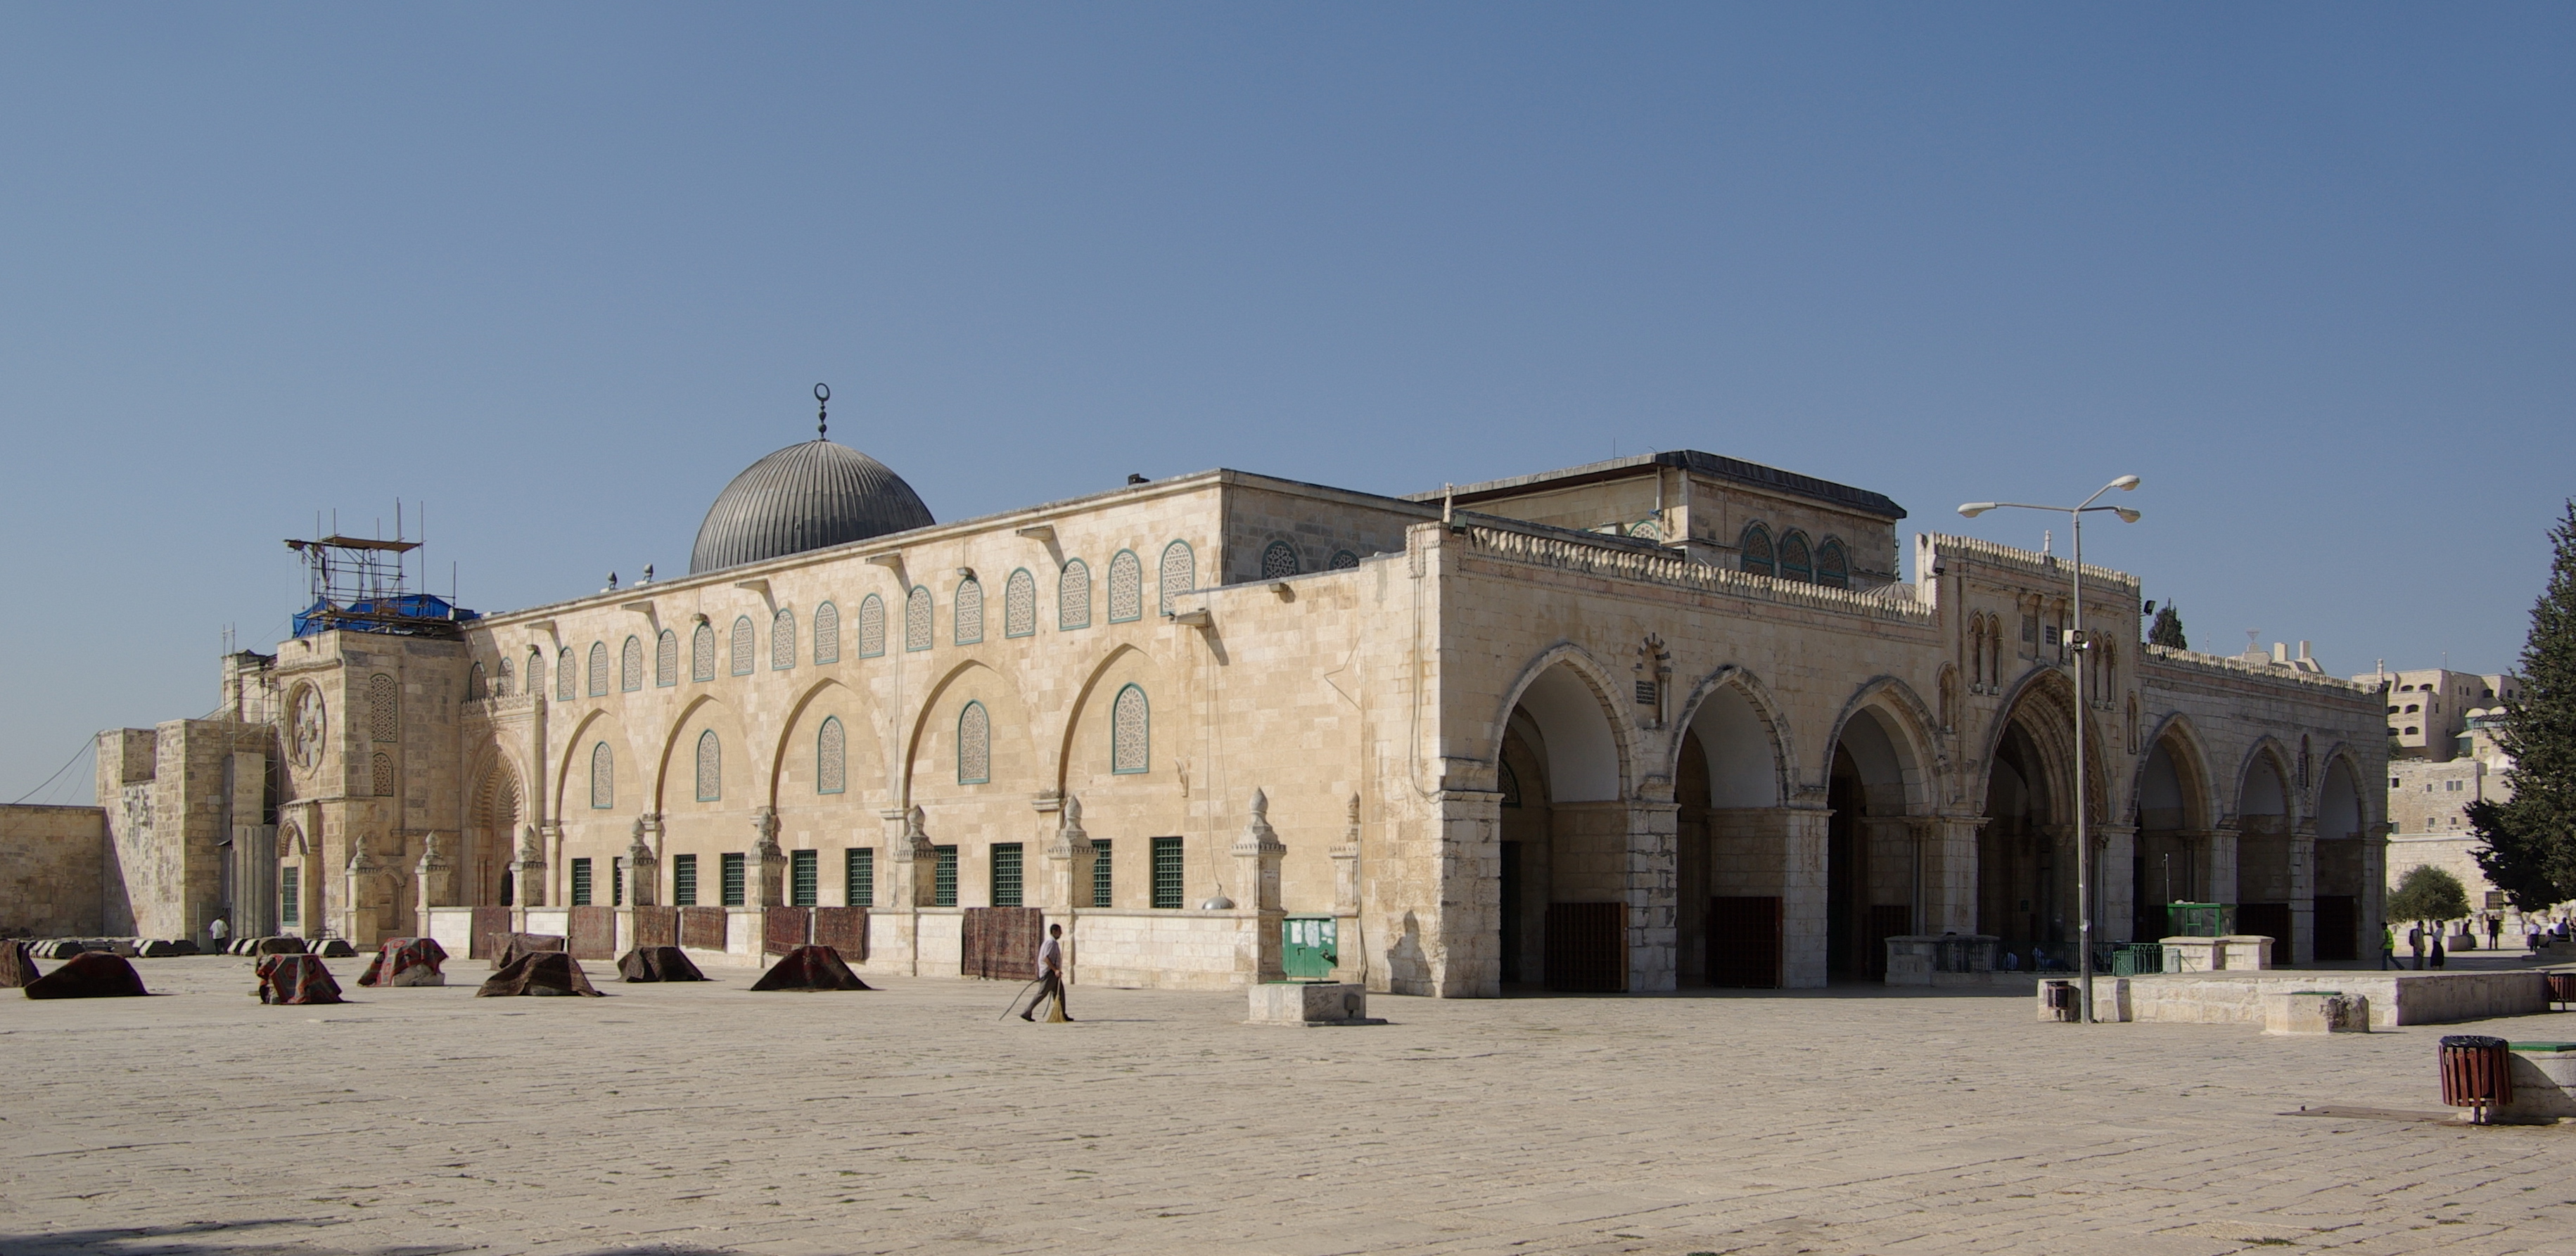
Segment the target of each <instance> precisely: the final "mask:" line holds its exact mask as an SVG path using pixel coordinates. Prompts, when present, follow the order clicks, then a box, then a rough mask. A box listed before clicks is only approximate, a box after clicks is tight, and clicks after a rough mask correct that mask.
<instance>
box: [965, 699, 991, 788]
mask: <svg viewBox="0 0 2576 1256" xmlns="http://www.w3.org/2000/svg"><path fill="white" fill-rule="evenodd" d="M992 779H993V719H992V717H991V716H990V715H987V714H986V713H985V711H984V704H983V703H981V702H969V703H967V704H966V709H965V710H963V711H960V712H958V713H957V783H958V784H960V785H982V784H984V783H986V782H988V781H990V780H992Z"/></svg>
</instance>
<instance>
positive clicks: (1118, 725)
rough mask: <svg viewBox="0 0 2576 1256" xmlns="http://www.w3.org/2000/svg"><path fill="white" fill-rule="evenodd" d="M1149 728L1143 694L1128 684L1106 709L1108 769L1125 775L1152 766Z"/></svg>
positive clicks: (1149, 720)
mask: <svg viewBox="0 0 2576 1256" xmlns="http://www.w3.org/2000/svg"><path fill="white" fill-rule="evenodd" d="M1152 745H1153V727H1152V719H1151V716H1150V713H1149V712H1147V710H1146V709H1145V691H1144V690H1142V689H1139V688H1137V687H1136V686H1134V685H1129V686H1127V687H1126V688H1124V689H1121V690H1119V691H1118V700H1117V701H1116V702H1113V703H1111V704H1110V706H1109V770H1110V771H1112V772H1116V773H1119V774H1121V775H1126V774H1130V773H1135V772H1142V771H1144V770H1146V769H1147V768H1148V767H1151V766H1152V765H1153V762H1154V760H1153V756H1152V753H1151V748H1152Z"/></svg>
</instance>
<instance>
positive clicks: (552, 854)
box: [519, 820, 569, 907]
mask: <svg viewBox="0 0 2576 1256" xmlns="http://www.w3.org/2000/svg"><path fill="white" fill-rule="evenodd" d="M530 832H531V836H532V838H533V840H534V841H535V843H536V845H535V846H534V848H529V847H521V848H520V850H519V859H520V876H519V905H520V906H521V907H543V906H545V905H546V904H548V903H551V902H554V901H555V900H557V899H560V898H566V897H569V896H568V895H564V894H559V893H557V892H556V891H557V890H559V889H560V888H562V886H561V881H560V880H559V878H560V877H561V876H562V869H563V825H562V824H561V823H558V822H556V821H553V820H548V821H546V822H545V823H543V824H540V825H538V826H537V827H536V828H535V829H533V830H531V831H530Z"/></svg>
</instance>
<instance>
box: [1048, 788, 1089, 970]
mask: <svg viewBox="0 0 2576 1256" xmlns="http://www.w3.org/2000/svg"><path fill="white" fill-rule="evenodd" d="M1038 811H1039V812H1040V813H1041V814H1044V813H1048V812H1053V813H1054V814H1055V817H1056V823H1055V835H1054V836H1053V837H1052V838H1050V839H1049V840H1048V842H1047V844H1046V876H1045V879H1044V881H1043V882H1042V883H1041V884H1040V885H1039V887H1038V905H1039V906H1040V907H1043V908H1045V909H1046V912H1047V914H1048V915H1050V916H1065V917H1071V916H1073V915H1075V914H1077V913H1078V912H1079V911H1080V910H1081V909H1082V908H1084V907H1088V906H1090V905H1091V896H1090V894H1089V893H1088V891H1089V890H1090V889H1091V861H1092V859H1093V858H1094V854H1093V851H1092V848H1091V835H1090V834H1088V833H1085V832H1083V830H1082V800H1081V799H1079V798H1076V797H1074V796H1073V795H1071V794H1067V795H1065V796H1064V797H1063V798H1061V799H1059V798H1056V797H1054V796H1053V795H1049V796H1047V797H1044V798H1041V799H1039V800H1038ZM1066 932H1067V933H1068V934H1070V933H1071V932H1072V929H1071V926H1067V928H1066ZM1067 945H1068V946H1070V945H1071V940H1070V938H1068V939H1067ZM1072 962H1073V961H1072V959H1071V958H1070V957H1068V958H1067V959H1066V961H1065V963H1066V965H1067V966H1068V967H1070V966H1071V964H1072Z"/></svg>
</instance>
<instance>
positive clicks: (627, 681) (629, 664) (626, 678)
mask: <svg viewBox="0 0 2576 1256" xmlns="http://www.w3.org/2000/svg"><path fill="white" fill-rule="evenodd" d="M643 687H644V643H643V642H642V641H641V640H638V639H636V638H634V637H628V638H627V639H626V645H625V646H624V648H622V649H620V650H619V651H618V652H617V691H618V692H619V693H633V692H635V691H636V690H638V689H641V688H643Z"/></svg>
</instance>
